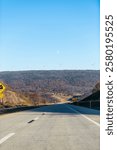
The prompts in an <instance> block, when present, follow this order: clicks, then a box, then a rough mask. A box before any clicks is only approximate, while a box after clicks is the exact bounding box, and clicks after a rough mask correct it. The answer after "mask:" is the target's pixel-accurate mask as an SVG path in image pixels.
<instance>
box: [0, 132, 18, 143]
mask: <svg viewBox="0 0 117 150" xmlns="http://www.w3.org/2000/svg"><path fill="white" fill-rule="evenodd" d="M13 135H15V133H9V134H8V135H6V136H5V137H4V138H2V139H1V140H0V144H2V143H3V142H5V141H6V140H8V139H9V138H10V137H12V136H13Z"/></svg>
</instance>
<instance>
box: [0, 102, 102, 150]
mask: <svg viewBox="0 0 117 150" xmlns="http://www.w3.org/2000/svg"><path fill="white" fill-rule="evenodd" d="M79 111H80V112H79ZM99 132H100V125H99V112H98V111H91V110H89V109H85V108H82V107H78V106H73V105H70V104H55V105H50V106H44V107H40V108H36V109H31V110H28V111H23V112H17V113H12V114H6V115H1V116H0V150H99V149H100V148H99V145H100V143H99V139H100V133H99Z"/></svg>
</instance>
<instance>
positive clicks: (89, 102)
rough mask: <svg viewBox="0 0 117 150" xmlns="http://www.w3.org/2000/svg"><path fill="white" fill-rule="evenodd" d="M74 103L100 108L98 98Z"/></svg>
mask: <svg viewBox="0 0 117 150" xmlns="http://www.w3.org/2000/svg"><path fill="white" fill-rule="evenodd" d="M76 104H77V105H79V106H85V107H88V108H97V109H100V100H95V101H94V100H90V101H80V102H77V103H76Z"/></svg>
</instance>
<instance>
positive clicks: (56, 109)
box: [27, 104, 100, 115]
mask: <svg viewBox="0 0 117 150" xmlns="http://www.w3.org/2000/svg"><path fill="white" fill-rule="evenodd" d="M27 111H29V112H40V113H42V115H45V114H46V113H50V114H52V115H53V114H55V115H57V114H58V115H80V113H82V114H87V115H100V111H99V110H94V109H89V108H85V107H80V106H74V105H70V104H53V105H48V106H43V107H39V108H36V109H30V110H27ZM50 114H49V115H50ZM46 115H47V114H46Z"/></svg>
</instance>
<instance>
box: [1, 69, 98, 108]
mask: <svg viewBox="0 0 117 150" xmlns="http://www.w3.org/2000/svg"><path fill="white" fill-rule="evenodd" d="M99 74H100V73H99V71H97V70H61V71H16V72H0V80H1V81H3V82H4V83H6V84H7V85H9V86H10V87H11V89H12V90H11V91H7V93H6V97H7V98H6V99H7V100H8V99H9V100H8V101H11V103H12V101H13V100H14V101H17V100H16V95H15V94H13V93H12V91H13V92H15V93H17V94H18V97H19V95H20V97H22V96H23V98H22V99H25V100H26V99H27V100H28V103H29V104H34V105H38V104H39V103H46V102H52V101H53V102H55V101H60V99H62V100H65V99H66V98H67V97H69V96H71V95H76V94H78V93H81V94H87V93H91V92H92V89H93V88H94V86H95V85H96V83H97V82H98V81H99V76H100V75H99ZM10 93H12V96H13V95H14V96H13V97H12V98H10V96H8V95H10ZM11 99H12V100H11ZM29 101H30V102H29Z"/></svg>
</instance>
